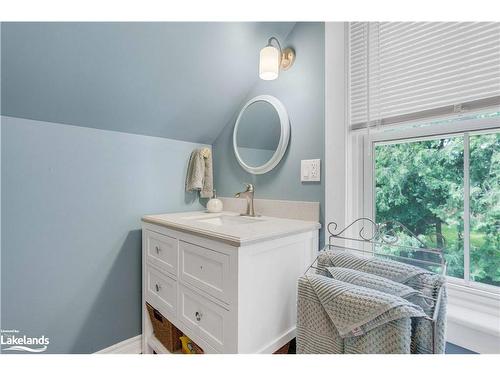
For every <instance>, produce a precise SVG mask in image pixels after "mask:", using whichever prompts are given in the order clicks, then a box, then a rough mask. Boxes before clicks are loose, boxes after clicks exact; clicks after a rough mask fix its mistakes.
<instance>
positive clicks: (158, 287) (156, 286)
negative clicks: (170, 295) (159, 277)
mask: <svg viewBox="0 0 500 375" xmlns="http://www.w3.org/2000/svg"><path fill="white" fill-rule="evenodd" d="M155 289H156V291H157V292H159V291H160V285H159V284H156V285H155Z"/></svg>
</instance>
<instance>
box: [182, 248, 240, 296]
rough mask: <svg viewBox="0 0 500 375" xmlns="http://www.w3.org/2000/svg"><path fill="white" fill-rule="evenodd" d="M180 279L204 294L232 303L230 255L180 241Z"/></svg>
mask: <svg viewBox="0 0 500 375" xmlns="http://www.w3.org/2000/svg"><path fill="white" fill-rule="evenodd" d="M179 256H180V262H179V264H180V266H179V267H180V269H179V277H180V279H181V280H182V281H185V282H187V283H189V284H191V285H193V286H196V287H197V288H199V289H201V290H203V291H204V292H206V293H208V294H210V295H212V296H214V297H215V298H217V299H220V300H221V301H223V302H226V303H230V302H231V301H230V293H229V288H230V285H229V271H230V269H229V255H227V254H223V253H219V252H217V251H214V250H211V249H208V248H205V247H202V246H198V245H194V244H191V243H189V242H184V241H179Z"/></svg>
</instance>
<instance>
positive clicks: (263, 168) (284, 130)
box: [233, 95, 290, 174]
mask: <svg viewBox="0 0 500 375" xmlns="http://www.w3.org/2000/svg"><path fill="white" fill-rule="evenodd" d="M289 139H290V122H289V120H288V114H287V112H286V109H285V106H284V105H283V103H281V102H280V101H279V100H278V99H277V98H275V97H274V96H270V95H260V96H256V97H255V98H253V99H250V100H249V101H248V102H247V103H246V104H245V105H244V106H243V108H242V109H241V111H240V113H239V115H238V118H237V119H236V123H235V125H234V132H233V148H234V154H235V155H236V159H237V160H238V163H239V164H240V165H241V167H242V168H243V169H244V170H246V171H247V172H249V173H253V174H263V173H266V172H269V171H270V170H272V169H273V168H274V167H275V166H276V165H278V163H279V162H280V161H281V158H283V155H284V154H285V151H286V148H287V146H288V140H289Z"/></svg>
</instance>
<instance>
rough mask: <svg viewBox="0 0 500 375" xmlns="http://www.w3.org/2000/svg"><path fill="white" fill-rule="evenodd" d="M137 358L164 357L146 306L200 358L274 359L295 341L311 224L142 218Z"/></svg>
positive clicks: (222, 217)
mask: <svg viewBox="0 0 500 375" xmlns="http://www.w3.org/2000/svg"><path fill="white" fill-rule="evenodd" d="M142 222H143V224H142V241H143V242H142V255H143V257H142V259H143V273H142V274H143V300H142V308H143V314H142V321H143V324H142V331H143V335H142V351H143V353H152V352H153V350H154V351H155V352H160V353H161V352H166V349H165V348H164V347H163V346H162V345H161V344H160V342H159V341H158V340H157V339H156V338H155V337H154V335H153V331H152V325H151V321H150V320H149V315H148V312H147V310H146V306H145V303H146V302H147V303H149V304H150V305H152V306H153V307H154V308H155V309H157V310H158V311H159V312H160V313H161V314H162V315H163V316H165V317H166V318H167V319H168V320H170V321H171V322H172V323H173V324H174V325H175V326H176V327H177V328H179V329H180V330H181V331H182V332H184V334H186V335H187V336H189V337H190V338H191V339H192V340H193V341H194V342H196V343H197V344H198V345H199V346H200V347H201V348H202V349H203V350H204V351H205V353H273V352H275V351H276V350H277V349H279V348H280V347H282V346H283V345H284V344H286V343H287V342H289V341H290V340H291V339H293V338H294V337H295V324H296V305H297V304H296V299H297V278H298V277H299V276H300V275H302V274H303V273H304V271H305V270H306V268H307V267H308V266H309V265H310V264H311V263H312V262H313V260H314V257H315V255H316V252H317V249H318V230H319V228H320V224H319V223H318V222H315V221H304V220H294V219H284V218H275V217H268V216H260V217H245V216H240V215H239V214H238V213H235V212H222V213H218V214H209V213H204V212H187V213H186V212H185V213H175V214H165V215H148V216H144V217H143V218H142Z"/></svg>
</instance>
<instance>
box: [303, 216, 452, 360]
mask: <svg viewBox="0 0 500 375" xmlns="http://www.w3.org/2000/svg"><path fill="white" fill-rule="evenodd" d="M327 231H328V244H327V245H325V247H324V248H323V250H322V251H320V254H321V252H323V251H328V250H333V251H346V252H358V253H362V254H365V255H369V256H377V257H383V258H389V259H392V260H396V261H399V262H402V263H406V264H411V265H414V266H417V267H421V268H424V269H426V270H428V271H431V272H434V273H436V274H439V275H441V276H445V275H446V266H447V264H446V259H445V257H444V255H443V252H444V249H445V248H446V241H445V239H444V237H442V236H440V235H439V234H436V243H438V244H440V247H431V246H428V245H427V244H426V243H425V242H424V241H423V240H422V239H420V238H419V237H418V236H417V235H416V234H415V233H413V232H412V231H411V230H409V229H408V228H407V227H406V226H405V225H403V224H401V223H400V222H398V221H385V222H382V223H376V222H375V221H373V220H372V219H370V218H366V217H362V218H359V219H356V220H354V221H353V222H351V223H350V224H349V225H347V226H346V227H345V228H342V229H339V227H338V225H337V223H335V222H330V223H329V224H328V225H327ZM318 257H319V255H318ZM318 257H316V259H315V260H314V262H313V263H312V264H311V265H310V266H309V267H308V268H307V270H306V273H307V272H308V271H309V270H310V269H311V268H312V269H316V270H317V271H323V270H322V269H320V268H318V267H316V266H315V264H316V265H317V260H318ZM442 293H443V287H441V288H440V289H439V291H438V293H437V295H436V296H433V297H430V296H427V297H425V299H427V300H429V302H430V304H432V307H433V310H432V314H431V315H432V316H427V317H425V319H427V320H429V321H430V322H431V323H432V333H433V348H432V349H433V352H434V353H435V352H436V346H437V344H436V338H437V319H438V316H439V311H440V308H441V301H442V299H441V296H442Z"/></svg>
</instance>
